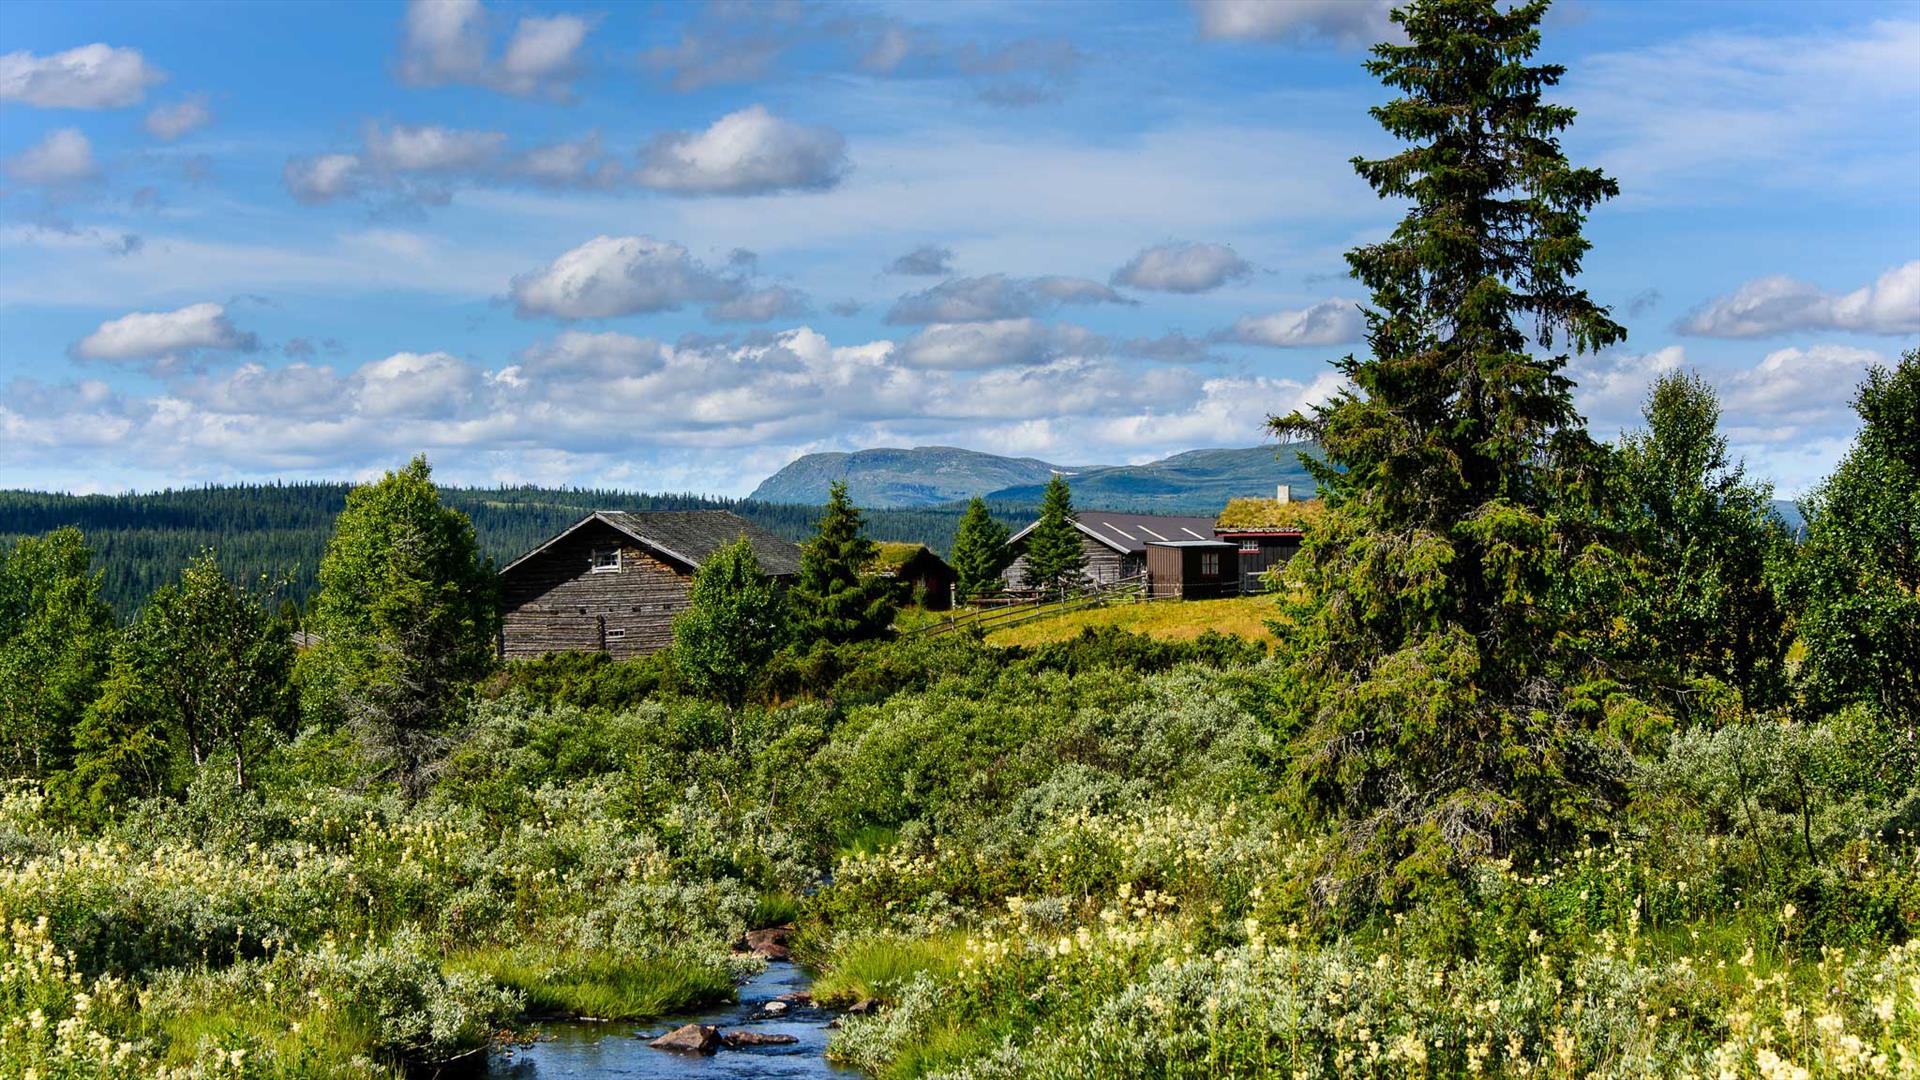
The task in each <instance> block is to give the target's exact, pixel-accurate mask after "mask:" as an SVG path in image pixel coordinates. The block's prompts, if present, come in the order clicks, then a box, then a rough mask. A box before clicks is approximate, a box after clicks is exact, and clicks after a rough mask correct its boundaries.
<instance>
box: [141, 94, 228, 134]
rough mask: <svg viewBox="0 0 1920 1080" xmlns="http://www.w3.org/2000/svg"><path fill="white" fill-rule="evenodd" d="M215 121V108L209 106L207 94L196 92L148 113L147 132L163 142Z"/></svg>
mask: <svg viewBox="0 0 1920 1080" xmlns="http://www.w3.org/2000/svg"><path fill="white" fill-rule="evenodd" d="M211 123H213V110H211V109H209V108H208V107H207V98H206V95H205V94H195V95H194V96H192V97H190V98H186V99H184V100H182V101H176V102H174V103H173V104H171V105H162V106H159V107H158V108H156V109H154V110H153V111H152V112H149V113H148V114H147V119H146V124H145V126H146V129H147V134H149V135H151V136H153V137H154V138H156V139H159V140H161V141H162V142H172V141H173V140H175V139H177V138H179V137H180V136H182V135H185V134H187V133H189V132H193V131H198V130H200V129H201V128H203V127H206V126H207V125H208V124H211Z"/></svg>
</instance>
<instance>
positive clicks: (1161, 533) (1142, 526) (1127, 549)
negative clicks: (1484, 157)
mask: <svg viewBox="0 0 1920 1080" xmlns="http://www.w3.org/2000/svg"><path fill="white" fill-rule="evenodd" d="M1039 524H1040V523H1039V522H1038V521H1036V522H1034V523H1033V525H1028V526H1027V527H1026V528H1024V529H1021V530H1020V531H1019V532H1017V533H1014V534H1013V535H1012V536H1011V537H1009V538H1008V539H1007V549H1008V551H1009V552H1011V553H1012V556H1013V559H1012V561H1011V562H1010V563H1009V564H1008V565H1007V568H1006V570H1005V571H1004V572H1003V573H1002V575H1001V576H1002V577H1004V578H1005V579H1006V582H1007V588H1008V589H1010V590H1013V591H1016V592H1018V591H1021V590H1023V589H1025V588H1026V587H1027V576H1026V574H1027V560H1026V539H1027V534H1028V533H1031V532H1032V531H1033V530H1034V526H1036V525H1039ZM1074 527H1075V528H1077V529H1079V530H1080V546H1081V547H1082V548H1084V549H1085V550H1086V553H1087V573H1086V577H1087V580H1088V581H1091V582H1094V583H1096V584H1101V585H1110V584H1112V583H1114V582H1116V581H1120V580H1123V579H1126V578H1132V577H1138V576H1140V575H1142V574H1145V573H1146V572H1147V545H1148V544H1152V543H1175V542H1178V541H1181V540H1212V539H1213V538H1214V537H1213V519H1212V518H1204V517H1173V516H1169V515H1164V514H1119V513H1114V512H1112V511H1107V510H1082V511H1080V512H1079V513H1077V514H1075V515H1074Z"/></svg>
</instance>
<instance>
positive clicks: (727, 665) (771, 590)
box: [673, 536, 788, 708]
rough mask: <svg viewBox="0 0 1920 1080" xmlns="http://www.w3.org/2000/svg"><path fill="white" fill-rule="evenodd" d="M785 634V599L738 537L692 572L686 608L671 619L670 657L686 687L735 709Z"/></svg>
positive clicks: (786, 622)
mask: <svg viewBox="0 0 1920 1080" xmlns="http://www.w3.org/2000/svg"><path fill="white" fill-rule="evenodd" d="M787 634H788V612H787V598H786V597H785V596H783V595H782V594H781V592H780V589H779V587H778V586H776V585H775V584H774V583H773V582H772V581H771V580H769V579H768V578H767V577H766V575H765V574H762V573H761V572H760V562H759V560H758V559H756V558H754V555H753V545H751V544H750V543H748V542H747V538H746V537H744V536H743V537H741V538H740V539H738V540H736V541H734V542H733V543H731V544H729V545H727V546H726V547H723V548H721V549H720V550H719V551H716V552H714V553H713V554H712V555H711V556H709V557H708V559H707V561H706V562H705V563H702V564H701V566H700V569H699V571H698V572H697V573H695V574H694V578H693V596H692V602H691V606H690V607H688V608H687V610H686V611H685V612H683V613H682V614H681V615H680V616H679V617H678V618H676V619H674V620H673V655H674V660H675V663H676V665H677V667H678V670H679V672H680V676H681V678H682V680H683V681H684V682H685V683H686V686H687V689H689V690H691V691H693V692H694V693H696V694H704V695H707V696H709V697H713V698H717V699H719V700H720V701H723V702H725V703H726V704H727V705H729V706H731V707H733V708H738V707H739V706H740V705H741V703H742V702H744V701H746V699H747V693H748V691H750V690H751V689H752V688H753V686H754V684H755V683H756V682H757V681H759V679H760V678H761V676H762V674H763V672H762V669H763V668H765V666H766V664H767V661H768V660H770V659H772V657H773V655H774V653H776V652H778V651H779V649H780V647H781V645H783V644H784V643H785V641H786V638H787Z"/></svg>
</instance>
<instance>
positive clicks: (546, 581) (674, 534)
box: [500, 510, 800, 660]
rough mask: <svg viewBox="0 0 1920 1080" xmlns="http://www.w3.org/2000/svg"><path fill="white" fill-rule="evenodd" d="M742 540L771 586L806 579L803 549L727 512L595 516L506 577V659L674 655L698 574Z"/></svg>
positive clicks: (515, 565)
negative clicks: (678, 624)
mask: <svg viewBox="0 0 1920 1080" xmlns="http://www.w3.org/2000/svg"><path fill="white" fill-rule="evenodd" d="M741 536H745V537H746V538H747V541H748V543H750V544H752V545H753V553H754V556H755V557H756V558H757V559H759V561H760V568H761V570H763V571H764V572H765V573H766V574H767V576H768V577H771V578H774V579H776V580H786V579H790V578H792V577H793V576H794V575H795V574H797V573H798V572H799V570H800V549H799V547H798V546H797V545H795V544H793V543H791V542H789V541H786V540H782V539H781V538H780V537H778V536H775V535H774V534H772V533H770V532H768V531H767V530H765V529H762V528H761V527H759V526H758V525H755V524H753V523H752V522H750V521H747V520H746V519H744V518H741V517H738V516H736V515H734V514H731V513H728V512H727V511H725V510H685V511H649V512H644V513H623V512H619V511H608V510H602V511H597V512H595V513H593V514H590V515H588V516H587V517H585V518H582V519H581V520H580V521H579V522H578V523H577V524H575V525H574V526H573V527H571V528H569V529H567V530H566V531H564V532H562V533H561V534H560V535H558V536H556V537H554V538H553V539H551V540H549V541H547V542H546V543H544V544H542V545H540V546H539V547H537V548H535V549H533V550H532V551H530V552H528V553H527V554H525V555H522V556H521V557H520V558H518V559H516V560H514V561H513V562H512V563H510V564H508V566H507V567H506V569H504V570H502V571H500V587H501V588H500V591H501V600H502V604H503V608H504V614H505V618H504V619H503V620H502V625H501V631H500V655H501V656H502V657H503V658H504V659H508V660H527V659H533V658H536V657H540V656H544V655H546V654H547V653H550V652H605V653H607V654H609V655H610V656H612V657H613V658H614V659H616V660H621V659H625V658H627V657H632V656H640V655H644V654H646V653H650V652H655V651H658V650H659V649H662V648H665V647H666V646H667V645H669V644H671V643H672V641H673V618H674V616H676V615H678V614H680V613H681V612H682V611H685V610H686V609H687V605H688V599H689V597H690V596H691V594H692V588H693V573H694V571H695V570H698V569H699V568H700V564H701V563H702V562H704V561H705V560H706V559H707V558H708V557H709V556H710V555H712V554H713V553H714V552H716V551H718V550H720V549H721V548H722V547H725V546H726V545H728V544H731V543H733V542H734V541H735V540H737V539H739V538H740V537H741Z"/></svg>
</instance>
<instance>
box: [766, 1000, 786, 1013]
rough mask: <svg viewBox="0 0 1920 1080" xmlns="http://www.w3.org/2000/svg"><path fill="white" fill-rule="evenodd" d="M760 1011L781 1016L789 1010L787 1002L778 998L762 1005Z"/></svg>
mask: <svg viewBox="0 0 1920 1080" xmlns="http://www.w3.org/2000/svg"><path fill="white" fill-rule="evenodd" d="M760 1011H761V1012H764V1013H766V1014H767V1015H768V1016H779V1015H781V1014H783V1013H785V1012H786V1011H787V1003H786V1002H784V1001H781V1000H779V999H777V998H776V999H775V1000H773V1001H769V1002H767V1003H766V1004H764V1005H762V1006H760Z"/></svg>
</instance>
